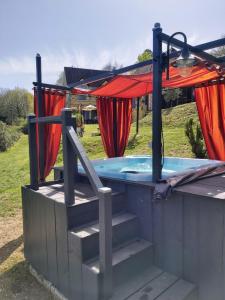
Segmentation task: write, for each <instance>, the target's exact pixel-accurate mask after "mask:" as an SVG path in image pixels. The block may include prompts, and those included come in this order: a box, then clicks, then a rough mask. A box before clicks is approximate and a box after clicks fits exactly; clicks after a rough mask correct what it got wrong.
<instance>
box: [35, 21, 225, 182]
mask: <svg viewBox="0 0 225 300" xmlns="http://www.w3.org/2000/svg"><path fill="white" fill-rule="evenodd" d="M177 34H181V33H180V32H177ZM174 36H175V34H173V35H172V36H170V35H167V34H165V33H163V31H162V28H161V26H160V24H159V23H156V24H155V26H154V28H153V59H152V60H147V61H144V62H139V63H136V64H133V65H130V66H127V67H123V68H120V69H117V70H113V71H105V72H101V74H98V75H95V76H91V77H89V78H86V79H83V80H82V81H78V82H75V83H73V84H70V85H67V86H62V85H53V84H47V83H43V82H42V75H41V56H40V55H39V54H37V56H36V74H37V76H36V78H37V80H36V82H33V84H34V86H35V87H36V88H37V99H38V114H39V117H42V116H44V114H43V107H44V106H43V99H42V92H41V90H42V88H50V89H56V90H64V91H70V90H72V89H73V88H76V87H79V86H81V85H86V84H90V83H93V82H98V81H101V80H103V79H111V78H113V77H115V76H116V75H119V74H123V73H126V72H129V71H132V70H134V69H137V68H141V67H144V66H147V65H150V64H152V65H153V98H152V99H153V103H152V141H153V142H152V176H153V182H157V181H159V180H160V179H161V174H162V115H161V109H162V73H163V71H164V69H165V68H167V67H168V62H169V59H170V58H176V57H178V56H179V55H180V51H179V50H177V51H174V52H172V53H169V56H168V55H167V56H168V57H166V54H165V53H163V51H162V43H166V44H168V43H169V45H171V46H174V47H175V48H178V49H181V50H182V49H183V48H184V47H186V48H187V49H188V51H189V52H190V53H191V54H193V55H195V56H196V57H199V58H200V59H202V60H204V61H207V63H209V64H212V65H217V66H220V68H221V69H223V68H224V67H225V56H224V57H215V56H213V55H212V54H209V53H208V52H206V51H207V50H210V49H213V48H217V47H221V46H224V45H225V38H221V39H217V40H214V41H210V42H207V43H204V44H200V45H197V46H191V45H189V44H188V43H187V42H186V41H184V42H183V41H180V40H178V39H176V38H174ZM43 137H44V125H43V124H40V126H39V145H40V146H39V147H40V148H39V153H40V154H39V155H40V178H41V179H42V178H44V177H43V176H44V175H43V174H44V165H43V163H44V138H43Z"/></svg>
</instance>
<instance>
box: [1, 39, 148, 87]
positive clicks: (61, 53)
mask: <svg viewBox="0 0 225 300" xmlns="http://www.w3.org/2000/svg"><path fill="white" fill-rule="evenodd" d="M146 48H151V40H150V37H148V38H146V39H143V40H141V41H140V40H139V41H136V42H135V43H133V44H132V46H131V47H128V46H127V45H124V44H122V43H121V44H120V45H118V46H115V47H114V48H113V49H101V50H100V51H99V52H98V53H97V54H96V53H90V52H88V51H86V50H84V49H79V50H73V49H66V48H62V49H60V50H58V51H52V49H47V50H45V52H42V53H41V55H42V74H43V81H44V82H47V83H55V82H56V80H57V78H58V76H59V74H60V72H62V71H63V68H64V67H65V66H67V67H71V66H73V67H80V68H93V69H101V68H102V67H103V66H105V65H106V64H107V63H109V62H110V63H112V64H114V63H117V64H118V65H123V66H127V65H129V64H133V63H135V62H136V60H137V56H138V54H140V53H141V52H142V51H144V50H145V49H146ZM35 71H36V70H35V56H32V55H24V56H20V57H19V56H18V57H5V58H4V59H0V76H1V77H2V78H4V77H5V78H7V81H9V80H10V78H11V80H12V82H11V83H10V82H8V83H7V86H10V85H11V86H12V87H14V86H15V84H17V82H19V83H20V84H21V85H22V86H23V84H24V87H26V88H28V87H27V82H28V78H30V86H31V83H32V82H33V81H35V76H36V75H35ZM15 78H16V83H15ZM23 78H26V79H24V80H23Z"/></svg>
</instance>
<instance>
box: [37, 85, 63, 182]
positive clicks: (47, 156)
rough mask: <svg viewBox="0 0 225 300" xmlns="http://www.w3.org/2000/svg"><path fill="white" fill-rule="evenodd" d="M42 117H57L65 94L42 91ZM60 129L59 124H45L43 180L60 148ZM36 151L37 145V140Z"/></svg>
mask: <svg viewBox="0 0 225 300" xmlns="http://www.w3.org/2000/svg"><path fill="white" fill-rule="evenodd" d="M42 97H43V103H44V116H45V117H47V116H59V115H61V110H62V109H63V107H64V106H65V99H66V95H65V93H62V92H58V91H50V90H43V94H42ZM34 108H35V114H36V116H38V109H37V95H36V91H35V93H34ZM61 132H62V128H61V125H60V124H47V125H45V129H44V147H45V148H44V178H46V177H47V176H48V175H49V173H50V171H51V169H52V168H53V166H54V164H55V162H56V159H57V155H58V151H59V146H60V139H61ZM37 149H38V152H39V145H38V139H37ZM38 160H39V154H38Z"/></svg>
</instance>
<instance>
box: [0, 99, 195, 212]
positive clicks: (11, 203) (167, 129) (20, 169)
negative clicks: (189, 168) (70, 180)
mask: <svg viewBox="0 0 225 300" xmlns="http://www.w3.org/2000/svg"><path fill="white" fill-rule="evenodd" d="M189 118H193V119H195V120H197V112H196V107H195V103H190V104H184V105H181V106H178V107H175V108H171V109H166V110H164V111H163V128H164V138H165V155H168V156H183V157H191V156H192V153H191V148H190V145H189V144H188V142H187V139H186V137H185V134H184V124H185V122H186V120H187V119H189ZM150 124H151V114H149V115H147V116H146V117H145V118H144V119H142V120H141V121H140V131H139V135H138V136H136V135H135V126H136V125H135V123H134V124H132V128H131V133H130V138H129V143H128V146H127V149H126V153H125V155H130V154H150V153H151V151H150V148H149V146H148V144H149V142H150V141H151V127H150ZM93 132H97V125H86V126H85V134H84V137H83V138H82V140H81V141H82V143H83V145H84V147H85V149H86V151H87V153H88V156H89V157H90V158H91V159H95V158H103V157H105V153H104V150H103V147H102V143H101V137H100V136H92V134H93ZM57 164H59V165H61V164H62V151H60V154H59V157H58V162H57ZM0 174H1V184H0V216H5V215H12V214H14V213H15V211H16V210H17V209H18V208H20V207H21V195H20V187H21V185H23V184H27V183H28V182H29V170H28V145H27V136H25V135H22V137H21V138H20V140H19V141H18V142H17V143H16V144H15V145H14V146H13V147H12V148H10V149H9V150H8V151H7V152H4V153H0Z"/></svg>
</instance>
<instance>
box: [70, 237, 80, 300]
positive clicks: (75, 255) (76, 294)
mask: <svg viewBox="0 0 225 300" xmlns="http://www.w3.org/2000/svg"><path fill="white" fill-rule="evenodd" d="M68 255H69V290H70V298H71V299H76V300H81V299H83V288H84V286H83V276H82V245H81V240H80V239H78V238H74V236H73V235H72V234H71V233H69V234H68Z"/></svg>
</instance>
